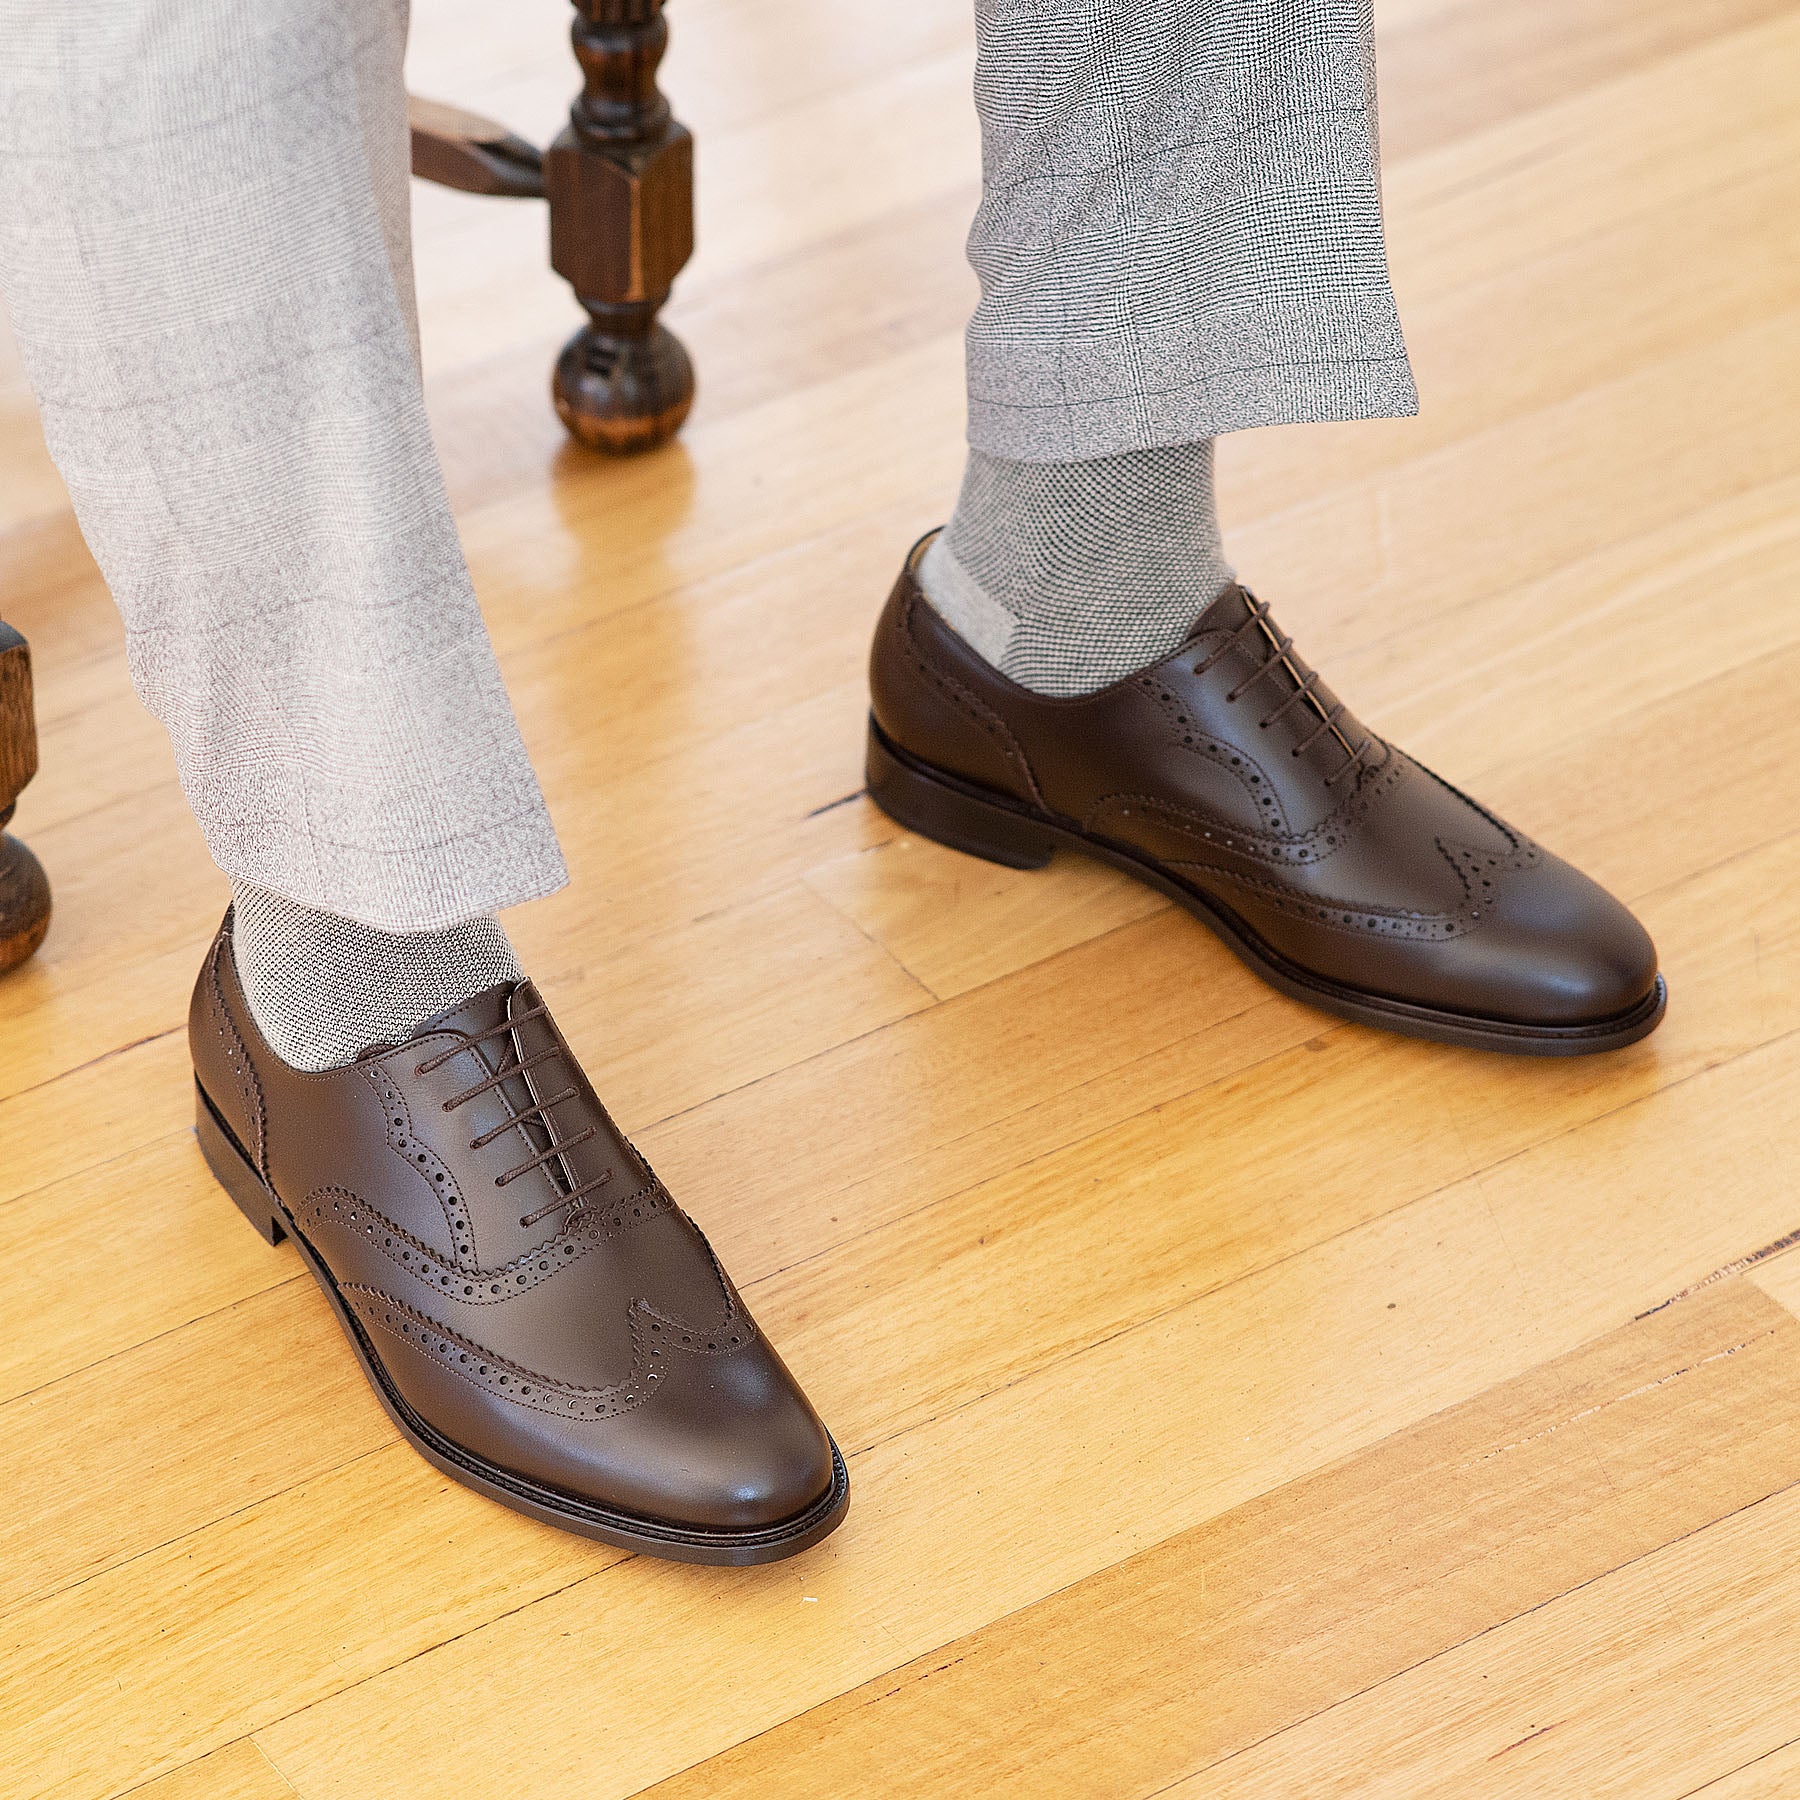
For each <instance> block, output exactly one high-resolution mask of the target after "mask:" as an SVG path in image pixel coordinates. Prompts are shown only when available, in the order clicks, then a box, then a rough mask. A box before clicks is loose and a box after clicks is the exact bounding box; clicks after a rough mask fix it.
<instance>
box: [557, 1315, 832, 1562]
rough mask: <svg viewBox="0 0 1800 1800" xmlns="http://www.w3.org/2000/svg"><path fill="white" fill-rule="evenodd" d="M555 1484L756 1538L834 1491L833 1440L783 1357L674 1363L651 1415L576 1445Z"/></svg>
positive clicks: (574, 1439) (756, 1345)
mask: <svg viewBox="0 0 1800 1800" xmlns="http://www.w3.org/2000/svg"><path fill="white" fill-rule="evenodd" d="M556 1463H557V1465H558V1466H556V1467H554V1468H542V1469H541V1470H540V1473H541V1474H542V1475H543V1476H544V1477H545V1478H547V1479H549V1480H550V1481H551V1482H552V1483H553V1484H554V1485H556V1486H558V1487H562V1488H564V1489H566V1490H568V1491H570V1492H573V1493H575V1494H577V1495H579V1496H580V1497H582V1498H585V1499H588V1500H591V1501H594V1502H596V1503H598V1504H600V1505H604V1506H608V1507H622V1508H624V1509H625V1510H627V1511H630V1512H634V1513H640V1514H643V1515H645V1516H646V1517H649V1518H653V1519H660V1520H663V1521H665V1522H667V1523H669V1524H673V1525H678V1526H684V1527H687V1528H690V1529H694V1530H701V1531H720V1532H749V1531H757V1530H761V1529H763V1528H765V1527H769V1526H774V1525H779V1524H782V1523H784V1522H785V1521H787V1520H790V1519H793V1518H796V1517H797V1516H798V1515H800V1514H801V1513H804V1512H805V1511H806V1510H807V1509H808V1508H809V1507H811V1506H812V1505H814V1504H815V1503H816V1502H818V1501H819V1500H821V1499H823V1498H824V1496H825V1495H826V1494H827V1493H828V1492H829V1491H830V1489H831V1487H832V1484H833V1481H834V1477H835V1462H834V1456H833V1450H832V1443H831V1438H830V1435H829V1433H827V1431H826V1429H825V1427H824V1425H823V1424H822V1423H821V1422H820V1419H819V1416H818V1414H817V1413H815V1412H814V1411H813V1409H812V1407H811V1405H810V1404H809V1403H808V1401H807V1399H806V1396H805V1395H804V1394H803V1393H802V1392H801V1391H800V1388H799V1386H798V1384H797V1383H796V1382H795V1380H794V1378H793V1377H792V1376H791V1375H790V1374H789V1373H788V1371H787V1369H786V1367H785V1366H784V1365H783V1363H782V1361H781V1358H780V1357H779V1356H777V1355H776V1354H775V1352H774V1350H773V1349H772V1348H770V1346H769V1345H768V1344H767V1343H766V1342H765V1341H763V1340H762V1339H757V1340H756V1341H754V1342H753V1343H751V1344H749V1345H748V1346H746V1347H745V1348H744V1349H742V1350H738V1351H734V1352H732V1353H731V1354H729V1355H723V1356H678V1357H675V1358H673V1359H671V1361H670V1363H669V1366H668V1368H667V1370H666V1371H665V1373H664V1375H663V1378H662V1380H661V1381H660V1382H659V1383H658V1386H657V1390H656V1392H655V1393H654V1394H652V1395H651V1397H650V1398H649V1399H648V1400H646V1401H645V1402H644V1403H643V1404H642V1405H641V1406H638V1407H635V1408H634V1409H632V1410H631V1411H630V1412H628V1413H624V1414H622V1415H620V1416H618V1417H616V1418H613V1419H610V1420H607V1421H606V1422H605V1423H604V1424H599V1425H596V1426H594V1427H593V1428H591V1429H589V1430H586V1431H583V1432H581V1433H580V1434H578V1435H573V1436H570V1437H567V1438H564V1439H563V1440H562V1441H561V1443H560V1445H559V1447H558V1454H557V1456H556Z"/></svg>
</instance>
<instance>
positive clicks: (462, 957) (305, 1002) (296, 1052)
mask: <svg viewBox="0 0 1800 1800" xmlns="http://www.w3.org/2000/svg"><path fill="white" fill-rule="evenodd" d="M232 921H233V923H232V942H233V947H234V949H235V950H236V953H237V966H238V976H239V978H240V979H241V980H242V982H243V984H244V997H245V998H246V999H247V1000H248V1001H249V1002H250V1011H251V1013H252V1015H253V1016H254V1017H255V1019H256V1025H257V1029H258V1030H259V1031H261V1033H262V1034H263V1036H264V1038H266V1039H267V1040H268V1044H269V1048H270V1049H272V1050H273V1051H274V1052H275V1054H276V1055H277V1056H279V1057H280V1058H281V1060H282V1061H283V1062H285V1063H287V1064H288V1065H289V1067H291V1068H295V1069H314V1070H317V1069H334V1068H337V1067H338V1066H339V1065H340V1064H343V1063H347V1062H354V1061H355V1060H356V1058H357V1056H358V1055H359V1054H360V1053H361V1052H362V1051H364V1050H367V1049H368V1048H369V1047H370V1046H371V1045H373V1044H396V1043H400V1042H401V1041H403V1040H404V1039H406V1038H408V1037H410V1036H411V1035H412V1033H413V1032H414V1031H415V1030H417V1029H418V1027H419V1026H421V1025H423V1024H424V1023H425V1021H426V1020H427V1019H429V1018H431V1017H432V1016H433V1015H434V1014H437V1013H441V1012H444V1011H446V1010H447V1009H448V1008H450V1007H452V1006H460V1005H461V1004H462V1002H463V1001H465V1000H468V999H470V998H472V997H473V996H474V995H476V994H479V993H480V992H481V991H482V990H483V989H484V988H491V987H494V986H497V985H498V984H499V983H500V982H502V981H518V980H521V979H522V971H521V970H520V968H519V960H518V958H517V957H516V956H514V955H513V948H512V945H511V944H509V943H508V942H507V940H506V933H505V932H504V931H502V930H501V929H500V922H499V920H498V919H496V918H495V917H494V916H493V915H492V914H491V913H490V914H487V915H485V916H483V917H481V918H475V919H465V920H464V921H463V922H462V923H461V924H460V925H448V926H445V927H444V928H443V929H442V930H441V931H405V932H393V931H377V930H376V929H375V928H374V926H372V925H360V924H358V923H357V921H356V920H354V919H342V918H339V917H338V915H337V914H336V913H327V912H315V911H313V909H312V908H311V907H308V906H298V905H296V904H295V903H294V902H293V901H292V900H284V899H283V898H282V897H281V895H279V894H272V893H270V892H269V890H268V889H267V888H258V887H250V886H248V885H247V884H246V885H242V886H240V885H239V884H238V883H236V882H234V883H233V884H232Z"/></svg>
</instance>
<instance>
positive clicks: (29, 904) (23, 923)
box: [0, 624, 50, 975]
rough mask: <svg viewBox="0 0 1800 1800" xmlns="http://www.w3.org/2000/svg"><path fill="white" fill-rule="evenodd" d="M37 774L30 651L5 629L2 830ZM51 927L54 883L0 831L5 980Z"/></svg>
mask: <svg viewBox="0 0 1800 1800" xmlns="http://www.w3.org/2000/svg"><path fill="white" fill-rule="evenodd" d="M36 773H37V725H36V722H35V720H34V718H33V716H32V707H31V651H30V650H29V649H28V648H27V646H26V643H25V640H24V639H23V638H22V637H20V636H19V634H18V633H17V632H16V631H14V630H13V628H12V627H11V626H10V625H7V624H0V826H4V825H5V824H6V823H7V821H8V820H10V819H11V818H12V815H13V806H14V804H15V803H16V802H17V800H18V798H19V790H20V789H21V788H23V787H24V785H25V784H26V782H28V781H29V780H30V779H31V778H32V776H33V775H35V774H36ZM49 925H50V883H49V882H48V881H46V880H45V879H44V871H43V868H42V867H41V865H40V864H39V862H38V859H37V858H36V857H35V856H33V855H32V854H31V852H30V851H29V850H27V849H26V848H25V846H24V845H23V844H21V843H20V842H19V840H18V839H17V838H16V837H13V836H12V835H11V834H10V833H7V832H5V831H0V975H3V974H5V972H6V971H7V970H8V969H11V968H15V967H16V966H17V965H18V964H20V963H22V962H23V961H24V960H25V959H26V957H28V956H29V955H30V954H31V953H32V951H34V950H35V949H36V948H37V947H38V945H39V944H41V943H42V942H43V941H44V933H45V931H47V930H48V929H49Z"/></svg>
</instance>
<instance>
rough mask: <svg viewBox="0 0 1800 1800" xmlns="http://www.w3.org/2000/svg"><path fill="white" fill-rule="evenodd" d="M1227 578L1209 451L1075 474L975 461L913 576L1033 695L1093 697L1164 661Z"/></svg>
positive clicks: (1114, 459) (1151, 454) (1097, 466)
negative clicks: (1095, 692)
mask: <svg viewBox="0 0 1800 1800" xmlns="http://www.w3.org/2000/svg"><path fill="white" fill-rule="evenodd" d="M1231 578H1232V577H1231V566H1230V564H1228V563H1227V562H1226V560H1225V552H1224V550H1223V548H1222V547H1221V545H1220V543H1219V521H1218V515H1217V513H1216V512H1215V511H1214V507H1213V446H1212V439H1211V438H1203V439H1202V440H1201V441H1200V442H1199V443H1196V444H1175V445H1171V446H1170V447H1169V448H1167V449H1162V450H1138V451H1133V452H1132V453H1131V454H1129V455H1127V456H1106V457H1101V458H1098V459H1097V460H1095V461H1093V462H1077V463H1020V462H1006V461H1003V460H1002V459H1001V458H1000V457H997V456H987V455H984V454H983V453H982V452H981V451H979V450H972V451H970V453H969V463H968V468H967V469H966V471H965V472H964V475H963V484H962V493H961V494H960V495H959V497H958V499H957V502H956V511H955V512H954V513H952V514H951V516H950V523H949V524H948V525H946V526H945V527H944V529H943V531H942V532H940V533H939V534H938V536H937V537H936V538H935V539H934V540H933V541H932V543H931V545H930V547H929V548H928V549H927V550H926V552H925V555H924V557H923V559H922V560H921V562H920V566H919V581H920V584H921V585H922V586H923V588H924V590H925V594H926V597H927V598H928V599H929V600H930V601H931V604H932V605H933V606H934V607H936V608H937V610H938V611H939V612H940V613H942V614H943V615H944V617H945V618H946V619H948V620H949V621H950V623H951V624H952V625H954V626H955V627H956V629H957V630H958V631H959V632H960V633H961V634H962V635H963V637H965V638H966V639H967V640H968V641H969V643H970V644H971V645H972V646H973V647H974V648H975V649H976V650H977V651H979V652H980V654H981V655H982V656H984V657H985V658H986V659H987V660H988V661H989V662H991V663H992V664H993V665H994V667H995V668H997V669H998V670H999V671H1000V672H1001V673H1002V674H1003V675H1009V676H1011V677H1012V679H1013V680H1014V681H1016V682H1018V683H1019V684H1020V686H1021V687H1028V688H1032V689H1034V690H1035V691H1036V692H1038V693H1040V694H1085V693H1089V692H1091V691H1092V690H1093V689H1095V688H1099V687H1105V686H1106V684H1107V683H1108V682H1110V681H1117V680H1119V679H1120V677H1121V676H1125V675H1129V674H1131V673H1132V671H1133V670H1136V669H1141V668H1143V667H1144V666H1145V665H1146V664H1147V663H1153V662H1157V661H1160V660H1161V659H1162V658H1163V657H1165V656H1167V655H1168V654H1169V652H1170V651H1171V650H1173V649H1174V648H1175V647H1176V646H1177V645H1178V644H1179V643H1180V642H1181V641H1182V639H1183V638H1184V637H1186V636H1187V632H1188V627H1189V626H1190V625H1192V624H1193V622H1194V620H1195V618H1196V617H1197V616H1198V614H1199V612H1200V610H1201V608H1203V607H1204V606H1206V605H1207V604H1208V602H1210V601H1212V600H1214V599H1216V598H1217V597H1218V595H1219V592H1220V590H1221V589H1222V588H1224V587H1225V585H1226V584H1227V583H1228V582H1229V581H1230V580H1231Z"/></svg>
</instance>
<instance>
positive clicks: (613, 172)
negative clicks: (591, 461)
mask: <svg viewBox="0 0 1800 1800" xmlns="http://www.w3.org/2000/svg"><path fill="white" fill-rule="evenodd" d="M574 6H575V12H576V18H575V24H574V29H573V31H572V33H571V38H572V42H573V44H574V48H575V59H576V61H577V62H578V63H579V64H580V65H581V72H582V89H581V92H580V93H579V94H578V95H577V96H576V99H575V103H574V105H573V106H572V107H571V108H570V109H569V123H568V125H567V126H566V127H565V128H564V129H563V131H562V132H561V133H560V134H559V135H558V137H557V139H556V142H555V143H553V144H552V145H551V146H550V148H549V150H548V152H545V153H542V154H540V153H539V152H538V150H537V149H536V148H535V147H534V146H533V145H531V144H528V143H527V142H526V141H525V140H524V139H523V138H520V137H518V136H516V135H515V134H514V133H512V132H510V131H508V130H507V129H506V127H505V126H504V125H499V124H496V123H495V122H494V121H493V120H491V119H483V118H480V117H478V116H477V115H476V114H474V113H465V112H461V111H458V110H457V109H456V108H455V107H451V106H446V105H443V104H442V103H441V102H438V101H434V100H421V99H418V98H416V97H415V98H414V99H413V100H412V101H411V120H412V159H413V161H412V166H413V173H414V174H415V175H417V176H419V177H421V178H422V179H424V180H426V181H435V182H439V183H441V184H442V185H444V186H446V187H455V188H462V189H464V190H465V191H467V192H469V193H475V194H492V195H496V196H500V197H503V198H512V199H533V198H542V199H544V200H546V201H547V202H548V204H549V211H550V264H551V267H552V268H554V269H555V270H556V272H557V273H558V274H559V275H561V276H562V277H563V279H564V280H565V281H567V282H568V283H569V285H570V286H571V287H572V288H573V289H574V290H575V298H576V299H577V300H579V301H580V302H581V305H582V307H583V308H584V310H585V311H586V312H587V315H588V322H587V324H585V325H584V326H582V328H581V329H580V330H579V331H578V332H576V334H575V335H574V337H572V338H571V339H570V340H569V342H568V343H567V344H566V345H565V346H564V347H563V351H562V354H561V355H560V356H559V357H558V358H557V361H556V369H555V373H554V375H553V377H552V381H551V392H552V396H553V398H554V400H555V403H556V411H557V415H558V416H559V417H560V418H561V419H562V422H563V423H564V424H565V425H566V426H567V427H568V428H569V430H570V432H571V433H573V434H574V436H575V437H577V438H579V439H580V441H581V442H582V443H584V444H587V445H590V446H591V447H592V448H594V449H596V450H606V451H611V452H613V453H615V454H626V453H630V452H632V451H638V450H649V449H653V448H654V447H655V446H656V445H658V444H661V443H665V442H667V441H668V439H670V438H671V437H673V436H674V435H675V433H676V432H677V431H678V430H680V428H681V422H682V420H683V419H685V418H686V417H687V414H688V408H689V407H690V406H691V405H692V404H693V399H694V367H693V364H692V363H691V362H689V360H688V354H687V352H686V351H685V350H684V349H683V348H682V347H681V344H680V342H679V341H678V340H677V339H676V338H675V337H674V336H673V335H672V334H671V333H670V332H669V331H668V330H666V329H665V328H664V327H663V326H662V325H660V324H659V323H658V322H657V314H658V313H659V312H660V311H661V309H662V306H663V303H664V302H665V301H666V300H667V299H668V297H669V292H670V289H671V288H672V287H673V285H674V281H675V277H676V275H677V274H679V273H680V271H681V269H682V266H683V265H684V264H685V263H686V262H687V260H688V258H689V256H691V255H692V254H693V248H694V141H693V138H692V137H691V136H690V135H689V133H688V130H687V128H686V126H684V125H681V124H680V123H678V122H677V121H676V120H675V118H674V117H673V116H672V115H671V113H670V111H669V103H668V101H667V100H666V99H665V98H664V97H663V94H662V91H661V90H660V89H659V88H658V87H657V85H656V71H657V67H658V65H659V64H660V63H661V61H662V57H663V51H664V49H665V48H666V47H667V45H668V40H669V31H668V25H667V23H666V22H665V21H664V18H663V0H574Z"/></svg>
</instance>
